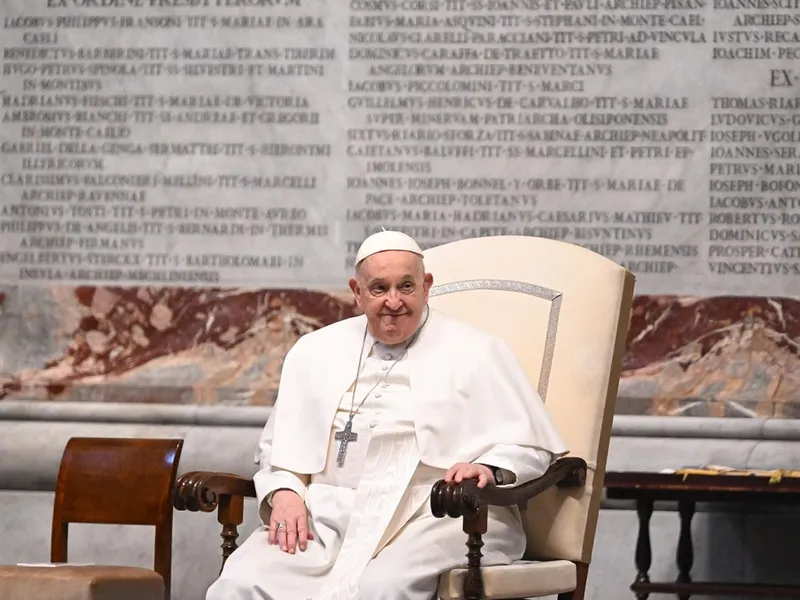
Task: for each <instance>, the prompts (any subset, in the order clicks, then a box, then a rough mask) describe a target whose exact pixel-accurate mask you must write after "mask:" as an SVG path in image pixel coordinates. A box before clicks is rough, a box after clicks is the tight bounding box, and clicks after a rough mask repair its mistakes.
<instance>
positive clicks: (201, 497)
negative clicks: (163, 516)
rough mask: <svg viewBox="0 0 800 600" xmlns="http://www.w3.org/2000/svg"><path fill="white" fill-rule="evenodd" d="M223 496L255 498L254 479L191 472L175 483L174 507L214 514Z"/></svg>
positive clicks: (208, 472) (205, 472) (226, 474)
mask: <svg viewBox="0 0 800 600" xmlns="http://www.w3.org/2000/svg"><path fill="white" fill-rule="evenodd" d="M222 496H228V497H231V496H239V497H242V498H255V497H256V486H255V484H254V483H253V480H252V479H247V478H245V477H240V476H239V475H232V474H230V473H214V472H213V471H189V472H187V473H184V474H183V475H181V476H180V477H179V478H178V481H177V482H176V483H175V494H174V496H173V501H172V502H173V506H174V507H175V508H176V509H177V510H188V511H191V512H197V511H202V512H212V511H213V510H216V508H217V506H218V505H219V502H220V497H222Z"/></svg>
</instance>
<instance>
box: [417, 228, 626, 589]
mask: <svg viewBox="0 0 800 600" xmlns="http://www.w3.org/2000/svg"><path fill="white" fill-rule="evenodd" d="M425 267H426V269H427V270H428V271H429V272H431V273H432V274H433V276H434V286H433V289H432V291H431V300H430V304H431V306H432V307H433V308H435V309H437V310H439V311H440V312H443V313H446V314H448V315H451V316H453V317H457V318H460V319H462V320H465V321H468V322H470V323H472V324H473V325H475V326H477V327H480V328H482V329H484V330H486V331H488V332H490V333H493V334H495V335H498V336H499V337H501V338H503V339H504V340H505V341H506V343H508V344H509V346H510V347H511V349H512V350H513V351H514V353H515V355H516V356H517V358H518V359H519V361H520V362H521V364H522V366H523V368H524V369H525V371H526V373H527V374H528V377H529V378H530V381H531V383H532V384H533V386H534V387H535V388H536V389H537V390H538V392H539V395H540V396H541V397H542V398H543V400H544V402H545V406H546V407H547V411H548V413H549V414H550V416H551V418H552V420H553V423H554V424H555V426H556V428H557V429H558V430H559V432H560V433H561V435H562V437H564V439H565V441H566V443H567V445H568V446H569V448H570V454H569V455H568V456H567V457H565V458H563V459H561V460H560V461H558V462H557V463H556V464H555V465H553V466H552V467H551V468H550V470H549V471H548V472H547V473H545V475H543V476H542V477H541V478H539V479H538V480H536V481H532V482H530V483H527V484H524V485H521V486H518V487H516V488H511V489H501V488H495V489H485V490H478V488H477V487H476V486H475V484H474V482H464V483H461V484H457V485H456V484H451V485H445V484H444V482H439V483H437V484H436V486H435V487H434V491H433V494H432V497H431V507H432V509H433V511H434V515H436V516H440V517H445V516H450V517H462V518H463V519H464V531H465V532H466V533H467V535H468V541H467V546H468V547H469V552H468V560H469V563H470V565H469V566H468V567H466V568H464V569H457V570H454V571H451V572H449V573H446V574H444V575H443V576H442V577H441V579H440V583H439V597H440V598H441V600H454V599H456V598H468V599H472V598H476V599H477V598H535V597H541V596H551V595H556V594H558V595H559V599H560V600H566V599H571V600H581V599H582V598H583V595H584V589H585V585H586V578H587V574H588V567H589V562H590V561H591V557H592V547H593V545H594V534H595V529H596V526H597V518H598V514H599V512H600V500H601V495H602V489H603V475H604V471H605V464H606V456H607V452H608V444H609V438H610V435H611V422H612V418H613V413H614V405H615V401H616V395H617V387H618V382H619V373H620V369H621V363H622V355H623V352H624V349H625V341H626V335H627V330H628V321H629V315H630V310H631V304H632V300H633V287H634V278H633V275H632V274H631V273H630V272H629V271H627V270H625V269H624V268H623V267H621V266H619V265H618V264H616V263H614V262H613V261H611V260H609V259H606V258H604V257H602V256H600V255H599V254H595V253H593V252H591V251H589V250H586V249H584V248H581V247H579V246H576V245H573V244H568V243H565V242H558V241H553V240H548V239H542V238H533V237H516V236H508V237H506V236H502V237H489V238H477V239H468V240H463V241H458V242H454V243H451V244H445V245H443V246H439V247H436V248H432V249H431V250H429V251H427V252H426V253H425ZM493 504H501V505H507V506H508V505H514V504H519V505H520V507H524V509H523V510H522V515H523V520H524V525H525V533H526V535H527V539H528V544H527V550H526V556H525V557H524V558H525V560H523V561H520V562H518V563H514V564H511V565H508V566H499V567H483V568H478V565H479V562H480V554H479V552H480V544H481V543H480V534H481V533H483V532H485V531H486V508H487V506H488V505H493Z"/></svg>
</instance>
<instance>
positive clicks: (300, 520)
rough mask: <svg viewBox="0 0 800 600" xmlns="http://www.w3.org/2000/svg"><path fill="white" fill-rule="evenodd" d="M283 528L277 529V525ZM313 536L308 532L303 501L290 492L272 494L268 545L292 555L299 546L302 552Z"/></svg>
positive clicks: (281, 491)
mask: <svg viewBox="0 0 800 600" xmlns="http://www.w3.org/2000/svg"><path fill="white" fill-rule="evenodd" d="M279 523H283V527H280V528H278V524H279ZM313 539H314V534H313V533H311V532H310V531H309V530H308V511H307V510H306V504H305V502H303V499H302V498H301V497H300V496H298V495H297V494H296V493H295V492H293V491H292V490H278V491H277V492H275V493H274V494H272V514H271V515H270V517H269V543H270V544H276V543H277V544H278V545H279V546H280V548H281V550H283V551H284V552H288V553H289V554H294V552H295V548H297V547H298V546H299V548H300V551H301V552H304V551H305V549H306V543H307V542H308V540H313Z"/></svg>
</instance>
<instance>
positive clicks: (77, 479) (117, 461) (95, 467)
mask: <svg viewBox="0 0 800 600" xmlns="http://www.w3.org/2000/svg"><path fill="white" fill-rule="evenodd" d="M182 448H183V440H180V439H138V438H137V439H126V438H71V439H70V440H69V442H68V443H67V445H66V448H65V449H64V454H63V456H62V459H61V466H60V468H59V472H58V482H57V484H56V493H55V503H54V506H53V523H52V534H51V544H50V560H51V561H52V562H53V563H67V562H68V557H67V554H68V553H67V545H68V544H67V541H68V533H69V523H102V524H115V525H152V526H155V552H154V555H155V556H154V569H153V570H150V569H140V568H135V567H117V566H100V565H98V566H94V565H92V566H74V567H72V566H69V565H65V566H60V567H0V588H3V590H4V592H3V593H2V594H0V596H1V597H2V598H24V597H30V598H33V597H36V598H39V597H42V598H43V597H47V598H48V599H52V600H59V599H61V598H88V599H92V600H93V599H95V598H119V599H123V598H124V599H125V600H155V599H156V598H163V599H164V600H169V598H170V587H171V571H172V517H173V508H172V491H173V487H174V484H175V478H176V474H177V469H178V462H179V460H180V454H181V450H182ZM12 587H14V588H16V589H15V590H14V591H12Z"/></svg>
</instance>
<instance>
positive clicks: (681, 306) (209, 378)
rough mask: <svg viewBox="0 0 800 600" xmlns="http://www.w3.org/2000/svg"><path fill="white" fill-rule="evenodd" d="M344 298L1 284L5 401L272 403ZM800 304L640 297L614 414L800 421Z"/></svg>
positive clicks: (337, 315) (343, 311)
mask: <svg viewBox="0 0 800 600" xmlns="http://www.w3.org/2000/svg"><path fill="white" fill-rule="evenodd" d="M353 314H355V307H354V305H353V303H352V300H351V298H350V295H349V292H344V291H343V292H342V293H341V294H332V293H325V292H319V291H299V290H275V289H263V290H252V289H247V290H240V289H211V288H209V289H179V288H156V287H139V288H122V287H78V288H69V287H46V286H42V287H35V286H4V287H0V398H11V399H25V400H34V401H35V400H39V401H78V402H131V403H158V404H200V405H212V404H223V405H232V406H257V405H270V404H272V402H273V401H274V398H275V394H276V390H277V386H278V381H279V377H280V371H281V365H282V362H283V357H284V356H285V353H286V352H287V350H288V349H289V348H290V347H291V345H292V344H293V343H294V342H295V341H296V340H297V339H298V337H299V336H301V335H303V334H305V333H307V332H309V331H312V330H314V329H317V328H319V327H322V326H325V325H327V324H330V323H333V322H335V321H337V320H340V319H343V318H347V317H349V316H352V315H353ZM799 346H800V301H798V300H794V299H781V298H760V297H759V298H756V297H752V298H747V297H713V298H690V297H678V296H639V297H637V299H636V302H635V305H634V308H633V311H632V315H631V326H630V333H629V340H628V348H627V354H626V357H625V362H624V372H623V378H622V384H621V387H620V399H619V402H618V405H617V413H618V414H629V415H673V416H674V415H689V416H710V417H776V418H795V417H796V416H797V415H798V413H799V412H800V411H798V409H797V408H796V407H797V406H798V401H797V399H796V396H797V392H798V390H800V369H798V366H800V363H798V360H800V359H799V358H798V356H799V354H800V353H799V352H798V347H799Z"/></svg>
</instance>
